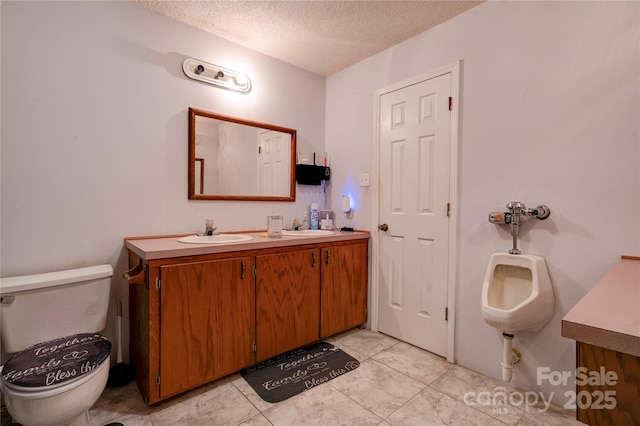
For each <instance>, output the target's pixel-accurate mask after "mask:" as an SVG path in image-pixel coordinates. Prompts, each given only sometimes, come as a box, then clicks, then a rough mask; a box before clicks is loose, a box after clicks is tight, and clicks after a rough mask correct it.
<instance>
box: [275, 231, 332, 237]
mask: <svg viewBox="0 0 640 426" xmlns="http://www.w3.org/2000/svg"><path fill="white" fill-rule="evenodd" d="M333 234H334V232H333V231H328V230H326V229H302V230H300V231H282V235H286V236H287V237H326V236H327V235H333Z"/></svg>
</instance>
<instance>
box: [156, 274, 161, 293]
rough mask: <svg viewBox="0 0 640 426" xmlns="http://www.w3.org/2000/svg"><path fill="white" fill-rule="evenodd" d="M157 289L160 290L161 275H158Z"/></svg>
mask: <svg viewBox="0 0 640 426" xmlns="http://www.w3.org/2000/svg"><path fill="white" fill-rule="evenodd" d="M156 290H160V277H156Z"/></svg>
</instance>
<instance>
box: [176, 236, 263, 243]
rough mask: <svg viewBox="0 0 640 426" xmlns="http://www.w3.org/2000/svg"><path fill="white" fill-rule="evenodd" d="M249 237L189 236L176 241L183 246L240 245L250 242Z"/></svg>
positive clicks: (250, 238) (250, 237)
mask: <svg viewBox="0 0 640 426" xmlns="http://www.w3.org/2000/svg"><path fill="white" fill-rule="evenodd" d="M252 239H253V237H252V236H251V235H246V234H218V235H189V236H188V237H182V238H179V239H178V242H180V243H185V244H226V243H241V242H245V241H249V240H252Z"/></svg>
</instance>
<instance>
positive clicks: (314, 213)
mask: <svg viewBox="0 0 640 426" xmlns="http://www.w3.org/2000/svg"><path fill="white" fill-rule="evenodd" d="M309 216H310V222H309V224H310V225H309V227H310V228H311V229H318V220H319V216H320V213H319V212H318V205H317V204H316V203H313V204H311V213H310V215H309Z"/></svg>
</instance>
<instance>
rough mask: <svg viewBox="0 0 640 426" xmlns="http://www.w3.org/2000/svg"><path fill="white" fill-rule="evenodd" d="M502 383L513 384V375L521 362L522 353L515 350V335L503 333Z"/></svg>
mask: <svg viewBox="0 0 640 426" xmlns="http://www.w3.org/2000/svg"><path fill="white" fill-rule="evenodd" d="M502 337H503V345H502V362H501V364H502V381H503V382H505V383H509V382H511V373H512V370H513V367H514V366H515V365H516V364H517V363H518V362H519V361H520V352H518V350H516V349H513V347H512V345H513V334H509V333H502Z"/></svg>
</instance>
